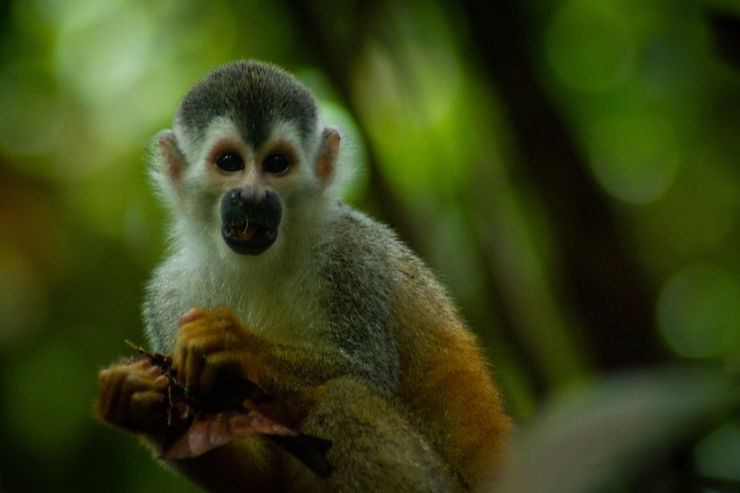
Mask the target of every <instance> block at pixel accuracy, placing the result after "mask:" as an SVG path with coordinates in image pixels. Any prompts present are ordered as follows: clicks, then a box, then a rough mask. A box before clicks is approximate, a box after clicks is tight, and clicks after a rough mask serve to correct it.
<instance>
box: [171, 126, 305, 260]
mask: <svg viewBox="0 0 740 493" xmlns="http://www.w3.org/2000/svg"><path fill="white" fill-rule="evenodd" d="M242 134H243V132H240V131H239V129H238V128H237V125H236V124H235V123H234V122H232V121H230V120H228V119H219V120H215V121H214V122H212V124H211V125H210V126H209V131H208V132H207V133H206V138H205V139H204V143H205V146H203V149H202V150H200V152H192V151H191V152H187V151H186V155H188V156H190V155H193V157H194V158H195V159H194V160H195V161H196V163H194V164H195V166H193V168H194V169H193V170H192V172H190V171H188V172H186V177H185V178H184V179H185V180H186V182H187V183H188V184H189V185H190V186H186V189H189V190H190V192H189V193H190V195H191V196H190V197H189V198H186V200H188V201H189V202H191V203H192V205H191V206H190V207H189V209H190V214H192V216H193V218H194V219H195V220H196V221H199V222H201V227H200V228H198V229H200V230H201V231H202V230H203V227H205V230H206V231H208V233H209V236H210V237H211V238H213V239H214V240H216V241H217V242H219V243H221V244H222V245H224V244H225V245H226V246H227V247H228V249H229V250H230V251H231V252H234V253H236V254H239V255H260V254H262V253H264V252H265V251H267V250H268V249H270V248H271V247H273V246H274V245H275V244H276V242H278V240H279V238H280V237H281V236H282V233H283V232H284V231H283V229H284V228H283V222H284V221H283V220H284V219H285V217H286V215H287V216H290V215H291V213H290V211H289V209H290V207H289V206H290V204H291V203H292V202H294V200H293V197H294V196H296V194H298V195H301V196H306V195H307V194H306V188H307V187H306V182H307V179H310V176H309V177H307V176H304V175H305V173H306V169H303V168H307V167H306V166H305V162H306V161H307V159H308V157H307V156H306V153H305V152H304V151H303V149H302V148H301V142H300V139H298V138H297V136H296V133H295V131H294V129H293V128H292V126H291V125H289V124H283V125H280V126H278V127H276V128H275V129H274V131H273V132H272V134H271V135H269V137H268V138H267V139H266V141H265V142H264V143H261V145H259V147H258V148H256V149H255V148H253V146H252V144H251V143H250V142H248V141H246V140H245V139H244V138H243V136H242ZM193 151H194V150H193ZM189 161H190V160H189ZM308 168H310V167H308ZM309 181H310V180H309Z"/></svg>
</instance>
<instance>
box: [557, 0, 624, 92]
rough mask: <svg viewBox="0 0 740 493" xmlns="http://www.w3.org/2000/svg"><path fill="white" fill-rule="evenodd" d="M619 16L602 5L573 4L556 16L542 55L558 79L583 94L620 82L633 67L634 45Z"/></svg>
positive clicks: (566, 4) (610, 86)
mask: <svg viewBox="0 0 740 493" xmlns="http://www.w3.org/2000/svg"><path fill="white" fill-rule="evenodd" d="M632 38H633V36H632V34H631V32H630V31H629V29H628V28H627V23H626V22H625V20H624V19H623V17H622V16H621V15H620V13H619V12H617V11H615V10H613V9H611V8H610V7H609V6H608V5H605V4H604V3H602V2H588V1H583V0H574V1H570V2H566V3H565V4H564V5H563V6H562V7H560V9H559V10H558V11H557V12H556V13H555V15H554V16H553V18H552V20H551V21H550V24H549V26H548V28H547V33H546V38H545V43H546V44H545V52H546V56H547V61H548V63H549V64H550V67H551V69H552V70H553V72H554V73H555V74H556V75H557V77H558V78H559V79H560V80H561V81H562V82H564V83H565V84H567V85H569V86H571V87H573V88H574V89H578V90H581V91H586V92H604V91H608V90H610V89H612V88H614V87H615V86H616V85H617V84H619V83H620V82H622V81H623V80H624V79H625V78H626V77H627V76H628V75H629V73H630V71H631V70H632V67H633V65H634V58H635V56H634V41H633V39H632Z"/></svg>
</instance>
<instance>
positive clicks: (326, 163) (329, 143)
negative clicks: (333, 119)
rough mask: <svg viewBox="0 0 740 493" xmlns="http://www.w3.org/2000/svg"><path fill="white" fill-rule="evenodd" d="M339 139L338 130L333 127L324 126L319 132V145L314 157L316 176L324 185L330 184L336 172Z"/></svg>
mask: <svg viewBox="0 0 740 493" xmlns="http://www.w3.org/2000/svg"><path fill="white" fill-rule="evenodd" d="M339 141H340V137H339V131H338V130H337V129H336V128H335V127H326V128H325V129H324V131H323V132H322V133H321V147H320V148H319V154H318V156H317V158H316V176H318V177H319V180H321V181H322V182H323V184H324V185H325V186H326V185H329V184H331V182H332V180H333V179H334V175H335V174H336V173H335V172H336V169H337V160H338V158H339Z"/></svg>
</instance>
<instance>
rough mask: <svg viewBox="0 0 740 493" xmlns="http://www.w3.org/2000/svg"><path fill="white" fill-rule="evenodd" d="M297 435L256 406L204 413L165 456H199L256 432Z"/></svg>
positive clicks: (164, 453)
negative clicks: (251, 408)
mask: <svg viewBox="0 0 740 493" xmlns="http://www.w3.org/2000/svg"><path fill="white" fill-rule="evenodd" d="M258 434H261V435H279V436H297V435H298V434H297V433H296V432H294V431H292V430H290V429H289V428H286V427H285V426H283V425H281V424H279V423H277V422H275V421H273V420H271V419H270V418H267V417H265V416H263V415H262V414H260V413H258V412H257V411H254V410H248V409H243V410H230V411H221V412H218V413H214V414H205V415H201V416H199V417H198V419H196V420H195V421H194V422H193V424H192V425H190V428H188V429H187V431H185V433H183V434H182V435H181V436H180V437H179V438H178V439H177V440H176V441H175V442H174V443H173V444H172V445H171V446H170V447H169V448H167V449H166V450H165V451H164V452H163V453H162V456H161V458H162V459H167V460H172V459H188V458H191V457H198V456H199V455H202V454H205V453H206V452H208V451H210V450H213V449H214V448H217V447H220V446H222V445H226V444H227V443H229V442H232V441H234V440H239V439H241V438H247V437H250V436H254V435H258Z"/></svg>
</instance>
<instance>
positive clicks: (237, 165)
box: [216, 152, 244, 172]
mask: <svg viewBox="0 0 740 493" xmlns="http://www.w3.org/2000/svg"><path fill="white" fill-rule="evenodd" d="M216 166H218V167H219V168H220V169H222V170H223V171H229V172H233V171H240V170H243V169H244V161H242V158H241V157H239V155H238V154H236V153H233V152H224V153H223V154H221V156H219V158H218V159H216Z"/></svg>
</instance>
